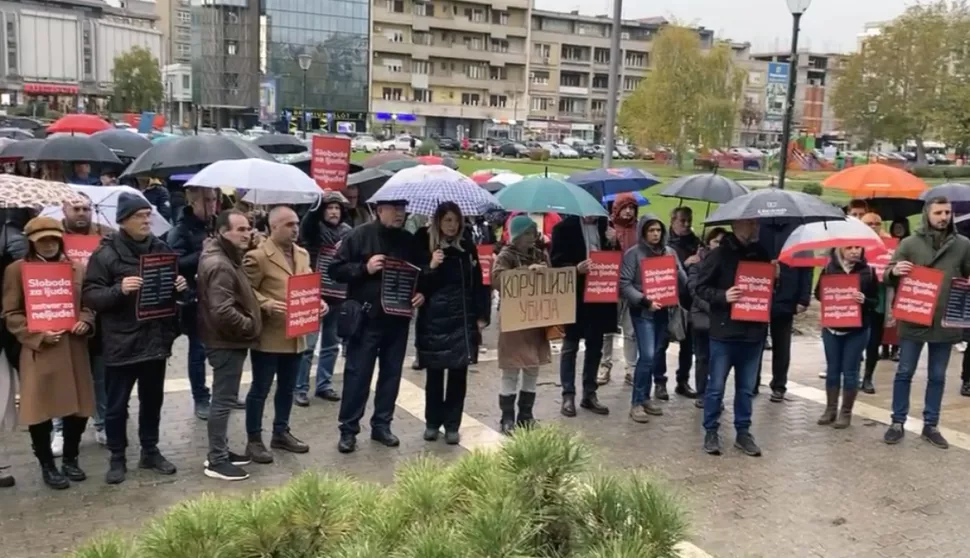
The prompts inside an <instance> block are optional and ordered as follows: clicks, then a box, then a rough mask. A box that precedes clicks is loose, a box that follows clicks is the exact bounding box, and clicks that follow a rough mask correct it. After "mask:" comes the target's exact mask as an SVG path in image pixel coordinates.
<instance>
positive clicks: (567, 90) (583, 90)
mask: <svg viewBox="0 0 970 558" xmlns="http://www.w3.org/2000/svg"><path fill="white" fill-rule="evenodd" d="M559 93H560V94H562V95H569V96H570V97H585V96H587V95H589V88H587V87H571V86H569V85H560V86H559Z"/></svg>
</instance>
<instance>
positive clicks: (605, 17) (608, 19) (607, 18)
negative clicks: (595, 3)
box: [532, 10, 714, 35]
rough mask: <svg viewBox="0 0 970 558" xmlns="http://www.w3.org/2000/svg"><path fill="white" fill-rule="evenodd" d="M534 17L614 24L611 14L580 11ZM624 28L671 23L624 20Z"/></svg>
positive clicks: (539, 13)
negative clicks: (592, 13)
mask: <svg viewBox="0 0 970 558" xmlns="http://www.w3.org/2000/svg"><path fill="white" fill-rule="evenodd" d="M532 15H534V16H540V17H548V18H555V19H568V20H572V21H581V22H584V23H606V24H612V22H613V16H612V15H609V14H596V15H585V14H581V13H579V10H572V11H570V12H555V11H551V10H532ZM622 24H623V26H624V27H639V28H642V29H660V28H661V27H663V26H664V25H669V24H670V22H669V21H667V19H666V18H664V17H661V16H654V17H642V18H639V19H624V20H623V21H622ZM690 27H691V28H692V29H697V30H698V31H699V32H701V33H706V34H711V35H713V34H714V31H712V30H710V29H707V28H705V27H703V26H690Z"/></svg>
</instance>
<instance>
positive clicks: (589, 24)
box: [525, 10, 714, 142]
mask: <svg viewBox="0 0 970 558" xmlns="http://www.w3.org/2000/svg"><path fill="white" fill-rule="evenodd" d="M666 23H667V22H666V21H665V20H664V19H662V18H647V19H641V20H624V21H623V22H622V30H621V33H622V35H621V37H620V56H621V63H620V84H619V85H620V87H619V89H620V95H621V102H622V97H623V96H626V95H629V94H630V93H632V92H633V91H634V90H635V89H636V88H637V86H639V85H640V82H641V81H642V80H643V79H645V78H646V77H647V75H648V73H649V71H650V65H651V51H652V43H653V39H654V37H655V36H656V34H657V32H659V30H660V28H661V27H662V26H663V25H665V24H666ZM530 26H531V45H530V49H529V76H528V91H529V97H530V101H529V111H528V121H527V122H526V124H525V128H526V133H527V135H529V136H531V137H536V138H544V139H551V140H557V141H558V140H560V139H562V138H564V137H578V138H582V139H585V140H587V141H594V142H601V141H602V138H603V135H604V129H603V128H604V126H605V125H606V111H607V100H608V93H609V83H610V80H609V74H610V47H611V33H612V30H613V22H612V19H611V18H610V17H609V16H605V15H603V16H586V15H580V14H579V12H578V11H573V12H570V13H563V12H551V11H543V10H533V11H532V14H531V22H530ZM697 32H698V34H699V36H700V39H701V44H702V46H703V47H704V48H710V47H711V46H712V44H713V40H714V33H713V31H710V30H708V29H704V28H703V27H701V28H698V29H697Z"/></svg>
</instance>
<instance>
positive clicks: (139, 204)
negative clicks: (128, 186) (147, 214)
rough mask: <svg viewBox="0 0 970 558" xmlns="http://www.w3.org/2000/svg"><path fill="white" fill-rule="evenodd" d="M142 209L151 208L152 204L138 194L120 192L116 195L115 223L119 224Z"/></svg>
mask: <svg viewBox="0 0 970 558" xmlns="http://www.w3.org/2000/svg"><path fill="white" fill-rule="evenodd" d="M142 209H153V208H152V204H150V203H148V200H146V199H145V198H143V197H141V196H139V195H136V194H129V193H128V192H122V193H121V195H120V196H118V212H117V213H116V214H115V223H118V224H120V223H121V222H122V221H124V220H125V219H127V218H129V217H131V216H132V215H134V214H135V213H137V212H139V211H141V210H142Z"/></svg>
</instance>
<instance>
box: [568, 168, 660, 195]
mask: <svg viewBox="0 0 970 558" xmlns="http://www.w3.org/2000/svg"><path fill="white" fill-rule="evenodd" d="M569 182H572V183H573V184H576V185H577V186H581V187H582V188H583V189H584V190H586V191H588V192H590V193H591V194H593V195H594V196H597V197H600V198H602V197H603V196H608V195H610V194H622V193H624V192H636V191H638V190H643V189H644V188H649V187H650V186H653V185H654V184H659V183H660V180H659V179H658V178H657V177H656V176H654V175H652V174H650V173H649V172H647V171H645V170H642V169H638V168H636V167H611V168H608V169H593V170H588V171H582V172H577V173H574V174H571V175H569Z"/></svg>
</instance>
